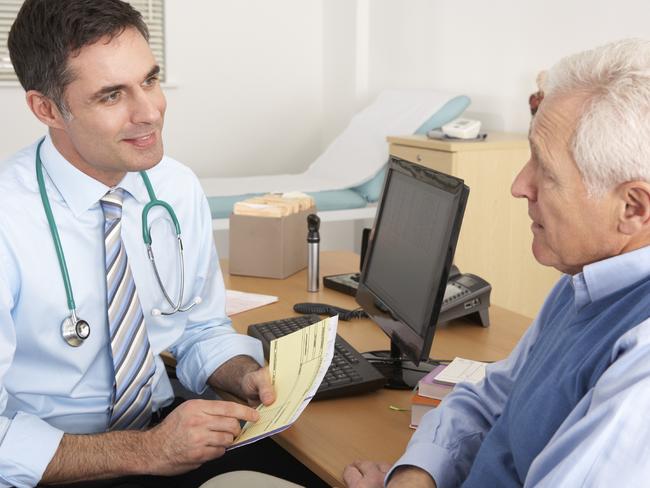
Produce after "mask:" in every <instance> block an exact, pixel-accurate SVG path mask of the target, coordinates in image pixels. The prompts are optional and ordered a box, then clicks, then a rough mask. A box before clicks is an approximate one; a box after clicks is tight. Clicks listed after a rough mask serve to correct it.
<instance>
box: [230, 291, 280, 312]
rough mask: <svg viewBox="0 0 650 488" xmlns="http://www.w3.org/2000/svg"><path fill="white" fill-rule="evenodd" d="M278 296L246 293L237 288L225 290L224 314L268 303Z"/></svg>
mask: <svg viewBox="0 0 650 488" xmlns="http://www.w3.org/2000/svg"><path fill="white" fill-rule="evenodd" d="M277 301H278V297H275V296H273V295H260V294H258V293H247V292H244V291H237V290H226V315H227V316H228V317H230V316H231V315H235V314H237V313H241V312H245V311H246V310H252V309H254V308H257V307H263V306H264V305H268V304H269V303H275V302H277Z"/></svg>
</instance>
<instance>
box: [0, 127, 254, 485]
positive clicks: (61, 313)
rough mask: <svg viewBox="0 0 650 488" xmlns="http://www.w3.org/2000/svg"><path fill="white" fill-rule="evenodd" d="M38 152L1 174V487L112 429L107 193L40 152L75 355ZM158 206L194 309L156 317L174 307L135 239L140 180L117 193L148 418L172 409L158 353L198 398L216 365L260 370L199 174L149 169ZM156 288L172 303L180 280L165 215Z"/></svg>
mask: <svg viewBox="0 0 650 488" xmlns="http://www.w3.org/2000/svg"><path fill="white" fill-rule="evenodd" d="M35 155H36V144H33V145H32V146H30V147H28V148H26V149H24V150H22V151H21V152H19V153H17V154H16V155H14V156H13V157H12V158H11V159H10V160H8V161H7V162H6V163H5V165H4V166H3V168H4V169H3V171H2V173H0V413H1V414H0V487H9V486H17V487H22V486H35V485H36V484H37V483H38V481H39V480H40V478H41V476H42V474H43V471H44V470H45V468H46V467H47V465H48V464H49V462H50V460H51V459H52V456H53V455H54V453H55V451H56V449H57V447H58V444H59V442H60V439H61V437H62V435H63V433H64V432H66V433H96V432H103V431H105V430H106V429H107V426H108V422H109V418H110V415H109V406H110V399H111V391H112V385H113V379H114V378H113V363H112V359H111V352H110V340H109V337H108V332H107V331H108V325H107V315H106V276H105V271H104V269H105V268H104V266H105V265H104V244H103V241H104V237H103V232H104V231H103V226H104V217H103V213H102V210H101V207H100V205H99V203H98V200H99V199H100V198H101V197H102V196H103V195H104V194H105V193H106V192H107V191H108V189H109V188H108V187H106V186H105V185H104V184H102V183H100V182H99V181H97V180H94V179H92V178H90V177H88V176H87V175H85V174H84V173H82V172H80V171H79V170H77V169H76V168H75V167H73V166H72V165H71V164H69V163H68V162H67V161H66V160H65V159H64V158H63V157H62V156H61V154H59V152H58V151H57V150H56V148H55V147H54V145H53V143H52V141H51V139H50V138H49V137H46V138H45V141H44V143H43V146H42V148H41V159H42V161H43V167H44V170H45V182H46V188H47V193H48V196H49V199H50V204H51V206H52V211H53V214H54V218H55V220H56V223H57V226H58V231H59V235H60V238H61V243H62V246H63V250H64V253H65V257H66V261H67V264H68V269H69V273H70V281H71V284H72V289H73V293H74V299H75V302H76V305H77V315H78V316H79V317H80V318H82V319H84V320H86V321H87V322H88V323H89V324H90V327H91V332H90V337H89V338H88V339H87V340H86V341H85V342H84V343H83V344H82V345H81V346H80V347H77V348H73V347H70V346H69V345H68V344H67V343H66V342H65V341H64V340H63V338H62V336H61V322H62V321H63V319H64V318H65V317H67V316H68V315H69V312H68V307H67V302H66V295H65V290H64V287H63V281H62V278H61V272H60V270H59V264H58V261H57V256H56V253H55V250H54V245H53V243H52V238H51V235H50V230H49V227H48V225H47V221H46V217H45V212H44V210H43V206H42V203H41V199H40V195H39V192H38V185H37V182H36V173H35ZM147 173H148V175H149V177H150V179H151V182H152V185H153V188H154V190H155V192H156V194H157V196H158V198H159V199H161V200H164V201H166V202H168V203H169V204H170V205H171V206H172V207H173V208H174V210H175V212H176V215H177V217H178V220H179V222H180V225H181V230H182V235H183V242H184V248H185V298H184V302H187V301H189V300H191V299H193V298H194V297H197V296H199V297H201V299H202V302H201V303H200V304H199V305H197V306H195V307H194V308H193V309H192V310H190V311H188V312H184V313H177V314H174V315H172V316H153V315H152V314H151V311H152V309H154V308H160V309H163V310H166V309H168V308H169V307H168V306H167V305H166V302H164V299H163V295H162V292H161V290H160V287H159V285H158V283H157V281H156V279H155V276H154V273H153V270H152V267H151V264H150V262H149V261H148V258H147V253H146V249H145V245H144V243H143V240H142V230H141V211H142V208H143V206H144V205H145V204H146V203H148V202H149V197H148V194H147V191H146V188H145V186H144V183H143V181H142V179H141V177H140V175H139V174H138V173H127V175H126V176H125V177H124V179H123V180H122V182H121V183H120V184H119V185H118V186H120V187H122V188H124V189H125V190H126V191H127V192H128V194H127V196H126V197H125V200H124V204H123V214H122V239H123V241H124V245H125V247H126V252H127V255H128V257H129V263H130V266H131V270H132V273H133V278H134V280H135V283H136V287H137V290H138V295H139V297H140V302H141V304H142V307H143V312H144V316H145V324H146V328H147V332H148V335H149V341H150V343H151V349H152V353H153V354H154V357H155V360H156V374H155V377H154V380H153V387H152V388H153V408H154V410H156V409H158V408H160V407H162V406H165V405H167V404H169V403H170V402H171V400H172V398H173V394H172V390H171V386H170V382H169V379H168V378H167V375H166V373H165V368H164V365H163V363H162V360H161V358H160V357H159V354H160V353H161V352H162V351H164V350H166V349H169V350H171V351H172V352H173V354H174V355H175V356H176V358H177V360H178V366H177V375H178V377H179V379H180V380H181V382H182V383H183V384H184V385H185V386H186V387H187V388H189V389H190V390H192V391H194V392H197V393H198V392H202V391H204V390H205V388H206V381H207V379H208V377H209V376H210V374H212V373H213V372H214V371H215V370H216V369H217V368H218V367H219V366H220V365H221V364H223V363H224V362H225V361H227V360H228V359H230V358H232V357H233V356H235V355H240V354H244V355H248V356H251V357H253V358H254V359H255V360H256V361H257V362H259V363H260V364H263V361H264V358H263V355H262V349H261V346H260V344H259V342H258V341H257V340H255V339H252V338H249V337H247V336H243V335H240V334H236V333H235V332H234V330H233V329H232V326H231V323H230V320H229V319H228V318H227V317H226V315H225V291H224V285H223V277H222V274H221V269H220V267H219V262H218V259H217V254H216V250H215V247H214V243H213V238H212V224H211V217H210V211H209V208H208V204H207V201H206V198H205V195H204V194H203V191H202V189H201V187H200V185H199V182H198V180H197V178H196V177H195V175H194V174H193V173H192V172H191V171H190V170H189V169H188V168H187V167H185V166H183V165H181V164H180V163H178V162H177V161H174V160H172V159H170V158H167V157H164V158H163V160H162V161H161V162H160V163H159V164H158V165H156V166H155V167H154V168H152V169H151V170H149V171H148V172H147ZM149 223H150V225H151V227H152V239H153V248H154V252H155V256H156V263H157V265H158V268H159V270H160V273H161V275H162V280H163V283H164V284H165V286H166V287H167V289H168V290H170V292H171V293H170V294H171V296H172V297H173V298H175V297H176V291H177V290H178V282H179V278H180V274H179V270H178V257H177V249H176V240H175V233H174V232H173V226H172V223H171V220H170V219H169V218H168V215H167V213H166V212H164V211H163V210H162V209H161V208H160V207H156V208H154V209H153V210H152V211H151V212H150V213H149Z"/></svg>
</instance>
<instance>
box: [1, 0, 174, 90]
mask: <svg viewBox="0 0 650 488" xmlns="http://www.w3.org/2000/svg"><path fill="white" fill-rule="evenodd" d="M127 1H128V3H130V4H131V5H133V7H134V8H135V9H137V10H138V11H139V12H140V13H141V14H142V17H143V18H144V20H145V22H146V23H147V27H149V44H150V45H151V50H152V51H153V53H154V56H155V57H156V60H157V62H158V64H159V65H160V79H161V81H164V80H165V28H164V26H165V17H164V11H165V9H164V3H165V2H164V0H127ZM22 4H23V0H0V81H16V80H17V78H16V74H15V73H14V69H13V66H12V65H11V60H10V59H9V50H8V49H7V37H8V35H9V29H10V28H11V24H13V22H14V19H15V18H16V14H18V10H20V6H21V5H22Z"/></svg>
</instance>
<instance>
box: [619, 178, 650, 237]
mask: <svg viewBox="0 0 650 488" xmlns="http://www.w3.org/2000/svg"><path fill="white" fill-rule="evenodd" d="M619 190H620V191H621V196H622V198H623V202H624V204H625V207H624V209H623V212H622V213H621V215H620V217H619V225H618V230H619V231H621V232H622V233H623V234H627V235H633V234H636V233H638V232H640V231H648V230H650V184H648V183H646V182H644V181H630V182H627V183H624V184H623V185H621V187H620V188H619Z"/></svg>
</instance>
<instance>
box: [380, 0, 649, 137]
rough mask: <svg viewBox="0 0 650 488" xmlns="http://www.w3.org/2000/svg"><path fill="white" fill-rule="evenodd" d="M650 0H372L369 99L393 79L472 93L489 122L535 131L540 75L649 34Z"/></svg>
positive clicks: (409, 84) (407, 84) (397, 84)
mask: <svg viewBox="0 0 650 488" xmlns="http://www.w3.org/2000/svg"><path fill="white" fill-rule="evenodd" d="M648 18H650V2H647V0H618V1H611V0H545V1H543V2H531V1H521V0H494V1H491V2H486V1H483V0H465V1H464V2H451V1H440V0H371V1H370V34H369V35H370V42H369V45H370V54H369V68H368V69H369V97H372V96H374V95H376V94H377V93H378V92H379V91H380V90H382V89H384V88H387V87H399V88H404V87H413V88H425V87H426V88H433V89H439V90H444V91H449V92H454V93H464V94H466V95H469V96H470V97H471V98H472V105H471V106H470V108H469V110H470V111H471V112H474V113H475V114H476V115H477V116H478V118H481V119H483V120H484V123H485V124H486V125H487V126H488V128H491V129H497V130H508V131H521V132H525V131H527V129H528V122H529V120H530V115H529V112H528V95H529V94H530V93H531V92H533V91H535V89H536V87H535V77H536V75H537V73H538V72H539V71H540V70H542V69H545V68H547V67H549V66H550V65H552V64H553V63H555V62H556V61H558V60H559V59H560V58H561V57H563V56H565V55H567V54H571V53H574V52H578V51H580V50H584V49H588V48H592V47H595V46H597V45H600V44H604V43H606V42H609V41H613V40H616V39H620V38H625V37H645V38H650V24H648Z"/></svg>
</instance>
